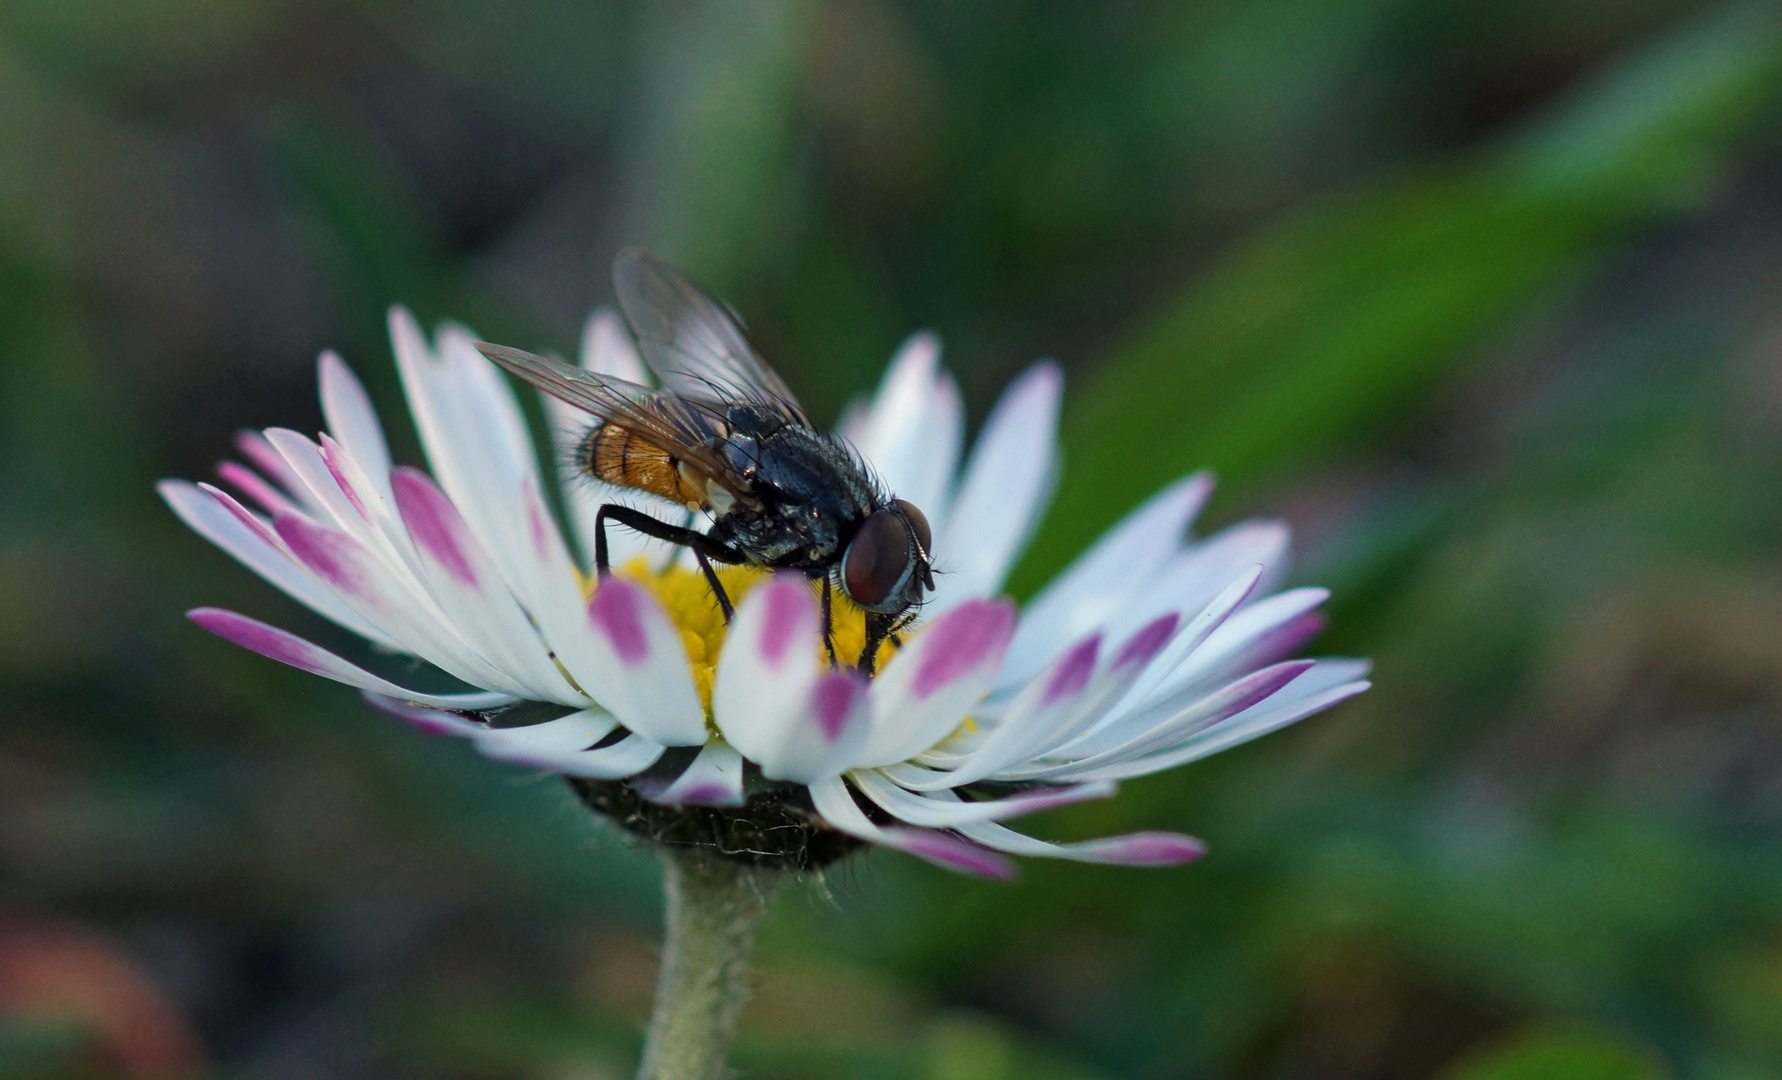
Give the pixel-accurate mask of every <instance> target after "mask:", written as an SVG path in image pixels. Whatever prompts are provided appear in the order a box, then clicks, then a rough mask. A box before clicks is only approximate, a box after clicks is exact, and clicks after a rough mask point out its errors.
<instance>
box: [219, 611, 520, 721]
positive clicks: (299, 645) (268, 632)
mask: <svg viewBox="0 0 1782 1080" xmlns="http://www.w3.org/2000/svg"><path fill="white" fill-rule="evenodd" d="M186 617H187V618H189V619H191V620H192V621H193V622H195V623H197V624H198V625H199V626H201V627H203V628H204V629H206V630H209V631H210V632H211V633H213V634H215V635H217V636H218V637H220V638H223V639H224V640H226V641H231V642H233V643H235V644H237V645H240V646H241V647H242V648H244V649H249V650H252V651H253V652H257V653H259V654H260V655H261V656H264V657H267V658H269V659H272V660H277V661H278V662H279V663H281V664H289V665H291V666H292V667H294V668H299V669H301V670H303V671H307V672H309V673H310V674H312V675H320V676H322V677H323V678H325V679H333V680H334V681H335V682H341V683H346V684H347V685H348V686H356V687H358V688H359V689H361V690H371V691H373V692H375V693H379V694H384V695H386V696H389V697H394V698H399V699H401V700H404V701H418V702H421V703H422V704H426V705H434V706H437V707H439V708H442V709H489V708H494V707H495V706H497V705H506V704H509V703H511V702H513V701H514V700H515V698H514V697H513V696H512V695H509V694H500V693H490V692H481V693H470V694H428V693H422V692H421V691H418V690H409V689H406V688H404V687H401V686H397V685H396V684H395V683H393V682H390V681H389V680H388V679H384V678H381V677H379V676H377V675H373V674H372V673H371V672H369V671H366V670H365V669H364V668H362V667H359V666H358V665H356V664H351V663H348V662H347V661H345V660H342V659H341V658H340V657H338V656H336V655H334V654H333V653H331V652H329V651H328V650H327V649H324V648H322V647H321V646H320V645H312V644H310V643H309V642H307V641H305V640H303V639H302V638H300V637H298V636H297V635H296V634H293V633H290V632H288V631H285V630H280V629H279V628H278V627H276V626H268V625H267V624H265V623H263V622H260V621H259V620H257V619H250V618H248V617H247V616H246V615H238V614H236V613H235V612H233V611H225V610H223V609H222V608H194V609H193V610H191V611H189V612H187V613H186Z"/></svg>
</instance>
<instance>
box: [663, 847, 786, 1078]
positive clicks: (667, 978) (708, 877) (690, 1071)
mask: <svg viewBox="0 0 1782 1080" xmlns="http://www.w3.org/2000/svg"><path fill="white" fill-rule="evenodd" d="M661 851H662V869H663V887H664V891H666V893H667V894H668V933H667V936H666V938H665V939H664V941H663V944H662V970H661V972H660V974H658V975H657V977H656V1006H655V1009H654V1010H653V1011H652V1013H651V1015H650V1032H649V1036H648V1038H647V1039H646V1040H645V1042H644V1053H643V1064H642V1065H641V1066H640V1067H639V1068H638V1073H637V1076H638V1080H718V1078H719V1077H720V1076H722V1075H723V1072H724V1058H725V1056H726V1055H727V1054H728V1053H729V1052H730V1041H731V1039H732V1038H734V1037H735V1035H736V1022H737V1019H738V1017H740V1016H741V1014H742V1007H743V1003H744V1002H745V1001H746V1000H747V999H748V995H749V981H748V966H749V950H750V949H751V948H752V947H753V946H754V944H755V931H756V929H757V928H758V927H760V925H761V921H762V919H764V918H765V917H766V916H767V909H768V906H769V904H770V903H771V902H772V900H773V893H774V889H775V888H776V887H777V886H778V885H779V882H780V877H781V873H780V871H777V870H773V869H769V868H764V867H756V866H747V865H744V864H742V863H738V862H731V861H729V860H727V859H723V858H719V857H717V856H715V855H712V854H709V853H707V852H706V851H704V850H702V849H700V848H671V847H664V848H662V849H661Z"/></svg>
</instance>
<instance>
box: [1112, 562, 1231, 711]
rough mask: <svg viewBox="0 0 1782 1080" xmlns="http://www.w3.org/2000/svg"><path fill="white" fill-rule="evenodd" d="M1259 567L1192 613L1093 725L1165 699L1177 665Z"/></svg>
mask: <svg viewBox="0 0 1782 1080" xmlns="http://www.w3.org/2000/svg"><path fill="white" fill-rule="evenodd" d="M1262 574H1263V568H1262V566H1261V565H1260V564H1259V565H1256V566H1252V567H1250V569H1249V570H1247V571H1245V572H1244V573H1243V574H1241V575H1239V576H1238V578H1237V580H1235V581H1233V582H1232V583H1231V584H1229V585H1227V586H1226V587H1225V589H1224V591H1223V592H1221V593H1220V594H1219V595H1218V596H1215V597H1213V599H1212V602H1211V603H1209V604H1207V606H1206V607H1205V608H1204V609H1202V611H1201V612H1200V614H1198V615H1196V616H1195V617H1194V618H1193V620H1191V621H1190V622H1189V623H1188V626H1187V627H1186V628H1185V629H1184V630H1183V631H1182V633H1180V634H1178V635H1176V638H1175V640H1173V641H1171V642H1170V643H1169V645H1168V647H1167V648H1165V649H1164V650H1163V653H1162V654H1161V655H1159V656H1158V657H1157V658H1156V660H1155V661H1153V662H1152V663H1151V664H1150V665H1149V666H1148V667H1147V668H1146V669H1145V672H1144V674H1143V675H1142V676H1140V677H1139V678H1138V679H1137V680H1136V681H1135V682H1134V684H1133V686H1132V688H1131V690H1130V691H1129V692H1128V693H1127V694H1126V695H1125V697H1124V698H1122V699H1121V700H1120V702H1119V703H1117V704H1116V705H1115V706H1114V707H1113V708H1111V709H1109V710H1108V712H1107V715H1106V716H1105V717H1104V718H1103V720H1102V721H1101V722H1100V723H1099V724H1098V725H1097V727H1095V728H1091V729H1090V731H1091V732H1094V731H1096V730H1099V728H1100V727H1103V726H1112V725H1113V724H1114V723H1116V722H1119V721H1121V720H1122V719H1123V718H1124V717H1127V716H1130V715H1131V714H1133V713H1135V712H1138V711H1139V710H1142V709H1146V708H1149V707H1151V706H1153V705H1155V704H1157V703H1159V702H1161V701H1164V700H1166V699H1167V698H1168V697H1169V696H1170V695H1171V694H1172V693H1173V691H1171V690H1167V689H1164V686H1165V684H1166V683H1167V682H1168V680H1169V677H1170V676H1171V674H1173V673H1174V672H1175V671H1176V670H1178V669H1179V668H1181V666H1182V665H1183V664H1184V663H1186V662H1188V661H1190V660H1191V659H1192V658H1193V656H1194V653H1195V651H1196V650H1197V649H1200V648H1201V647H1202V646H1204V645H1205V643H1206V641H1207V639H1208V638H1210V637H1212V635H1213V634H1215V633H1216V632H1218V629H1219V627H1221V626H1223V625H1225V622H1226V620H1228V619H1230V618H1231V617H1232V613H1233V612H1235V611H1237V610H1238V609H1239V608H1240V607H1241V606H1242V605H1243V603H1244V601H1245V600H1247V599H1248V598H1249V597H1250V594H1251V593H1252V591H1253V590H1254V589H1255V588H1256V583H1257V582H1259V581H1260V580H1262Z"/></svg>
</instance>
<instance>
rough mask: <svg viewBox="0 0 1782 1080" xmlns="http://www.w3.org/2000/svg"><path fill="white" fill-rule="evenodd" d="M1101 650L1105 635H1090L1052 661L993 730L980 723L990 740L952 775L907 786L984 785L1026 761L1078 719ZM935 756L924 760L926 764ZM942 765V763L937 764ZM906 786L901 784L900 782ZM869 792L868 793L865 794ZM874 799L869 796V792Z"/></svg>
mask: <svg viewBox="0 0 1782 1080" xmlns="http://www.w3.org/2000/svg"><path fill="white" fill-rule="evenodd" d="M1100 650H1101V635H1100V634H1091V635H1089V636H1088V637H1087V638H1085V639H1083V640H1082V641H1080V642H1078V643H1077V644H1076V645H1074V646H1073V647H1071V648H1069V649H1066V650H1065V651H1064V654H1063V655H1062V656H1060V657H1059V658H1058V659H1057V660H1055V661H1053V663H1052V666H1051V667H1050V668H1049V669H1048V670H1047V671H1046V672H1045V673H1044V674H1043V675H1041V676H1040V677H1039V678H1037V679H1035V680H1033V682H1031V683H1029V684H1028V686H1027V688H1026V689H1025V690H1023V691H1021V693H1020V694H1019V695H1017V696H1016V698H1015V700H1014V701H1012V702H1011V703H1010V704H1009V707H1008V709H1007V711H1005V712H1004V713H1003V714H1002V716H1000V717H998V718H997V720H996V722H995V723H994V725H987V724H985V723H983V722H980V725H979V726H980V728H986V727H987V728H988V731H987V734H985V736H984V737H983V738H981V739H979V740H977V742H976V745H975V746H973V747H972V749H971V750H970V751H969V753H967V754H966V755H965V756H964V757H963V758H962V759H961V760H959V761H957V762H956V763H953V768H952V769H951V770H950V771H947V772H943V773H938V774H936V775H934V776H933V777H930V778H928V779H927V780H926V782H922V783H913V782H912V783H906V786H908V787H910V788H912V789H913V790H916V791H936V790H939V789H941V788H945V787H956V786H958V785H961V784H969V783H972V782H973V781H976V780H982V779H983V778H984V777H986V776H989V775H990V774H991V773H993V772H995V771H997V770H998V769H1001V768H1004V767H1005V766H1007V765H1009V764H1011V763H1013V762H1016V761H1022V760H1025V759H1026V758H1027V757H1028V756H1030V754H1028V753H1025V752H1024V751H1025V750H1026V749H1027V746H1028V744H1029V743H1031V742H1033V741H1034V739H1035V736H1036V735H1038V736H1039V737H1041V738H1043V737H1044V734H1045V731H1046V730H1049V729H1051V728H1053V727H1055V726H1056V725H1057V724H1058V722H1059V720H1060V719H1061V718H1065V717H1070V716H1073V715H1074V714H1075V712H1076V709H1077V706H1078V705H1079V704H1080V703H1081V701H1082V699H1083V695H1084V691H1086V690H1087V689H1088V687H1089V681H1090V678H1091V677H1092V676H1093V675H1094V673H1095V662H1096V657H1097V656H1098V654H1099V653H1100ZM932 759H933V755H923V756H922V757H920V758H919V760H920V761H922V762H924V763H927V762H930V761H931V760H932ZM936 763H937V764H938V761H937V762H936ZM900 782H901V781H900ZM863 790H864V789H863ZM867 793H868V794H869V795H870V794H871V792H870V791H868V792H867Z"/></svg>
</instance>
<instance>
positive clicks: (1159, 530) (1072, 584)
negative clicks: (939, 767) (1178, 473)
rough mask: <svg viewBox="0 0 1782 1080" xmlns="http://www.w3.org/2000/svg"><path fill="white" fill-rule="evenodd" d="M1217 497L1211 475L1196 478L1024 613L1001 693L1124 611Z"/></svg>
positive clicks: (1090, 554) (1103, 543)
mask: <svg viewBox="0 0 1782 1080" xmlns="http://www.w3.org/2000/svg"><path fill="white" fill-rule="evenodd" d="M1212 491H1213V477H1212V474H1211V473H1207V472H1197V473H1194V474H1193V475H1191V476H1187V477H1184V478H1183V479H1181V480H1178V481H1176V482H1175V483H1174V484H1171V485H1170V486H1169V487H1167V488H1164V489H1163V490H1162V491H1160V492H1158V493H1157V494H1156V495H1153V496H1152V497H1151V498H1150V499H1149V500H1148V501H1147V502H1145V504H1144V505H1142V506H1140V507H1139V508H1138V509H1137V510H1134V511H1133V512H1132V513H1130V514H1127V515H1126V516H1125V517H1124V518H1122V519H1121V520H1120V522H1119V523H1118V524H1116V525H1115V526H1114V527H1113V528H1112V529H1109V530H1108V531H1107V532H1106V533H1105V534H1103V536H1102V537H1101V539H1099V540H1097V541H1096V542H1095V543H1094V544H1093V545H1092V546H1091V547H1090V548H1089V549H1088V550H1087V551H1085V552H1083V553H1082V554H1081V555H1079V556H1077V558H1076V559H1075V560H1074V561H1073V562H1072V563H1071V564H1070V565H1069V566H1068V567H1066V568H1065V569H1064V571H1063V572H1062V573H1060V574H1059V575H1058V576H1057V577H1056V578H1054V579H1053V580H1052V582H1051V583H1050V584H1049V585H1047V586H1046V587H1045V588H1043V589H1041V590H1040V591H1039V593H1038V594H1037V595H1035V596H1034V598H1033V599H1032V600H1031V601H1030V602H1029V603H1028V604H1027V605H1026V606H1025V607H1024V608H1023V609H1022V611H1021V621H1020V624H1019V625H1018V626H1017V627H1016V629H1015V640H1014V641H1013V642H1011V643H1010V644H1009V655H1008V659H1007V660H1005V661H1004V662H1003V665H1002V673H1001V675H999V676H998V678H997V683H998V685H999V686H1007V685H1013V684H1016V683H1022V682H1026V681H1027V680H1028V679H1030V678H1032V677H1033V676H1034V674H1036V673H1037V672H1038V671H1039V670H1040V669H1041V668H1043V667H1045V666H1046V664H1048V663H1049V662H1051V659H1052V657H1053V656H1055V655H1056V654H1057V653H1058V651H1059V650H1060V649H1062V648H1064V646H1065V644H1066V643H1067V642H1070V641H1074V640H1076V639H1078V638H1080V637H1082V636H1083V635H1085V634H1088V633H1089V632H1090V631H1092V630H1094V629H1095V628H1096V627H1098V626H1101V625H1102V624H1103V623H1104V622H1106V621H1107V620H1108V619H1109V618H1110V617H1112V616H1113V615H1114V614H1115V613H1116V612H1118V611H1119V610H1120V607H1121V605H1122V603H1123V602H1124V601H1125V599H1126V596H1127V594H1128V593H1129V592H1130V591H1131V590H1132V589H1133V588H1135V587H1139V586H1141V585H1142V584H1143V583H1144V582H1146V581H1147V580H1148V579H1149V578H1150V576H1151V575H1152V574H1153V573H1155V572H1156V571H1157V570H1158V569H1159V568H1160V567H1162V566H1163V564H1164V563H1166V562H1168V561H1169V560H1170V558H1172V557H1173V556H1174V555H1175V553H1176V552H1177V551H1179V550H1180V549H1181V547H1182V543H1183V540H1184V538H1185V536H1186V534H1187V530H1188V524H1189V522H1191V521H1193V520H1194V517H1195V515H1197V514H1199V513H1200V509H1201V507H1202V506H1205V505H1206V501H1207V497H1208V496H1209V495H1211V494H1212Z"/></svg>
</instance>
